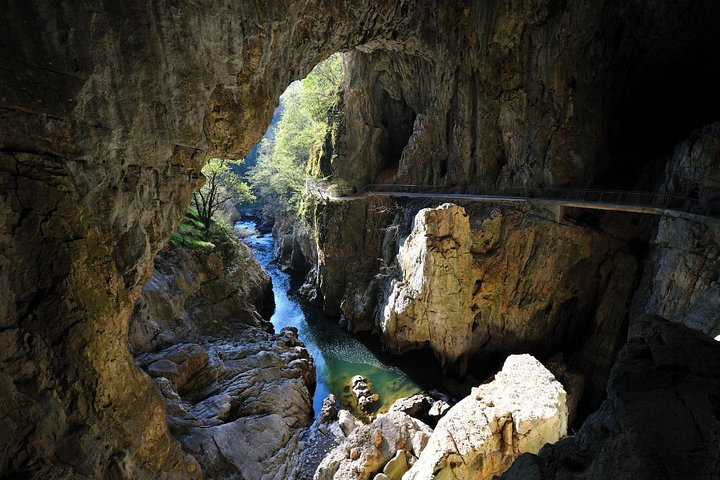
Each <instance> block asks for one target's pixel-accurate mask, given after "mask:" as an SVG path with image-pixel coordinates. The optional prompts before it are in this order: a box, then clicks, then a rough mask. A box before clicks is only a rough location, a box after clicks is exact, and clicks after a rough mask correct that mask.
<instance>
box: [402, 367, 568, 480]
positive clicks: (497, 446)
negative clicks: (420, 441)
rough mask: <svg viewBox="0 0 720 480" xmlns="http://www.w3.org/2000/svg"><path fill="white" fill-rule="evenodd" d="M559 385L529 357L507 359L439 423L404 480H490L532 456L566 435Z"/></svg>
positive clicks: (562, 390) (563, 408) (562, 392)
mask: <svg viewBox="0 0 720 480" xmlns="http://www.w3.org/2000/svg"><path fill="white" fill-rule="evenodd" d="M567 415H568V414H567V405H566V395H565V390H564V389H563V386H562V385H561V384H560V382H558V381H557V380H556V379H555V377H554V376H553V375H552V373H550V372H549V371H548V370H547V369H546V368H545V367H544V366H543V365H542V364H541V363H540V362H539V361H538V360H536V359H535V358H534V357H532V356H530V355H511V356H510V357H508V359H507V360H506V361H505V364H504V365H503V368H502V370H501V371H500V372H499V373H498V374H497V375H496V376H495V380H493V381H492V382H490V383H488V384H485V385H481V386H479V387H477V388H474V389H473V390H472V393H471V394H470V395H469V396H467V397H466V398H464V399H463V400H462V401H460V402H459V403H458V404H457V405H455V406H453V407H452V408H451V409H450V411H449V412H448V413H447V414H446V415H445V416H444V417H443V418H442V419H441V420H440V421H439V422H438V425H437V428H436V429H435V431H434V432H433V434H432V436H431V437H430V440H429V442H428V445H427V446H426V447H425V448H424V449H423V451H422V454H421V455H420V457H419V458H418V461H417V462H416V463H415V464H414V465H413V466H412V468H411V469H410V470H409V471H408V472H407V473H406V474H405V475H404V476H403V480H425V479H432V478H437V479H441V478H463V479H466V478H468V479H475V480H484V479H488V480H490V479H491V478H492V477H493V476H494V475H498V474H500V473H502V472H504V471H505V470H507V469H508V468H509V467H510V465H511V464H512V462H513V461H514V460H515V459H516V458H517V457H518V456H519V455H520V454H521V453H524V452H531V453H537V452H538V451H539V450H540V448H541V447H542V446H543V445H545V444H546V443H554V442H556V441H558V440H559V439H560V438H561V437H563V436H564V435H565V434H566V433H567Z"/></svg>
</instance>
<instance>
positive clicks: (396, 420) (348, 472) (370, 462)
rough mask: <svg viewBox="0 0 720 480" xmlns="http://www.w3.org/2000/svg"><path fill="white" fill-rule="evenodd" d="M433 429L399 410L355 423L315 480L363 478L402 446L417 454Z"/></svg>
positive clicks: (382, 464) (366, 477) (317, 471)
mask: <svg viewBox="0 0 720 480" xmlns="http://www.w3.org/2000/svg"><path fill="white" fill-rule="evenodd" d="M431 433H432V430H431V429H430V427H428V426H427V425H425V424H424V423H422V422H420V421H419V420H416V419H414V418H412V417H410V416H408V415H406V414H404V413H402V412H388V413H386V414H381V415H378V417H377V418H376V419H375V420H374V421H373V422H372V423H370V424H368V425H361V426H359V427H357V428H356V429H355V430H353V432H352V433H351V434H350V436H349V437H348V438H347V440H345V441H344V442H343V443H342V444H340V445H339V446H338V447H336V448H335V449H333V450H332V451H331V452H330V453H329V454H328V455H327V456H326V457H325V458H324V459H323V461H322V462H321V463H320V465H319V466H318V468H317V470H316V471H315V476H314V477H313V478H314V480H331V479H334V480H366V479H368V478H372V477H373V475H374V474H377V473H381V472H382V470H383V467H384V466H385V465H386V464H387V463H388V462H389V461H390V460H391V459H392V458H393V457H395V455H396V454H397V452H398V450H404V451H406V452H410V453H411V454H413V455H415V456H417V455H419V454H420V452H421V451H422V449H423V448H424V447H425V445H426V443H427V441H428V438H429V437H430V434H431Z"/></svg>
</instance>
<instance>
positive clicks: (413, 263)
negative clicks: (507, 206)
mask: <svg viewBox="0 0 720 480" xmlns="http://www.w3.org/2000/svg"><path fill="white" fill-rule="evenodd" d="M471 244H472V241H471V238H470V221H469V218H468V215H467V214H466V213H465V210H464V209H463V208H462V207H459V206H457V205H453V204H444V205H441V206H439V207H438V208H434V209H429V208H426V209H423V210H420V211H419V212H418V213H417V215H416V216H415V221H414V225H413V231H412V233H411V234H410V236H409V237H408V238H407V239H405V243H403V244H402V246H401V247H400V251H399V252H398V255H397V263H398V264H399V266H400V269H401V275H402V279H401V280H399V281H395V280H394V281H393V282H392V284H391V287H390V288H391V292H390V295H389V297H388V300H387V305H386V306H385V308H384V310H383V315H382V317H381V319H380V325H379V326H380V330H381V332H382V339H383V344H384V345H385V346H387V347H389V348H390V350H392V351H395V352H399V353H402V352H404V351H407V350H409V349H413V348H418V346H425V345H427V346H429V347H430V348H431V349H432V350H433V352H435V355H436V357H438V359H439V360H440V362H441V363H442V365H443V366H448V365H453V364H456V363H457V362H458V360H459V359H460V357H462V356H463V355H465V354H467V352H468V351H469V349H470V343H471V341H472V336H471V333H472V325H473V321H474V318H473V315H472V312H471V310H470V303H471V300H472V295H473V292H472V287H473V278H472V276H471V275H470V272H471V267H472V260H473V258H472V255H471V253H470V247H471ZM464 370H465V366H464V365H462V366H460V374H463V373H464Z"/></svg>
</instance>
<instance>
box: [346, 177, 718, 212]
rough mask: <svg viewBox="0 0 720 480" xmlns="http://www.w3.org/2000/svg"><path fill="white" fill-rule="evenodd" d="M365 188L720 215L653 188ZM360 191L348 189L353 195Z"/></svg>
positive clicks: (706, 203)
mask: <svg viewBox="0 0 720 480" xmlns="http://www.w3.org/2000/svg"><path fill="white" fill-rule="evenodd" d="M362 192H363V193H364V194H372V193H388V194H392V193H398V194H403V193H412V194H423V193H425V194H428V195H443V194H445V195H453V196H467V197H468V199H472V197H476V198H478V199H480V198H482V197H508V198H518V199H537V200H553V201H560V202H569V203H572V202H578V203H587V204H598V205H603V206H605V207H612V206H617V207H618V210H622V208H621V207H640V208H651V209H655V210H673V211H680V212H686V213H691V214H695V215H702V216H706V217H715V218H720V202H717V201H714V200H705V199H698V198H691V197H684V196H681V195H673V194H667V193H653V192H633V191H627V190H595V189H573V188H537V187H503V188H498V189H494V190H491V191H490V190H488V189H483V188H480V187H474V186H466V187H435V186H429V185H403V184H370V185H366V186H365V187H364V188H363V189H362ZM354 194H356V193H350V192H345V195H347V196H350V195H354Z"/></svg>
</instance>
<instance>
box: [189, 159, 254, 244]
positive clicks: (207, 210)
mask: <svg viewBox="0 0 720 480" xmlns="http://www.w3.org/2000/svg"><path fill="white" fill-rule="evenodd" d="M242 162H243V159H239V160H229V159H225V158H211V159H210V160H209V161H208V162H207V164H206V165H205V166H204V167H203V169H202V173H203V175H205V178H206V181H205V185H203V187H202V188H201V189H200V190H198V191H197V192H195V193H194V194H193V204H194V205H195V209H196V211H197V215H198V217H199V220H200V221H201V222H202V224H203V226H204V228H205V231H208V230H210V226H211V224H212V219H213V217H214V215H215V214H216V213H217V212H218V209H219V208H220V207H221V206H222V205H223V204H224V203H225V202H229V201H231V200H232V201H234V202H235V203H251V202H254V201H255V195H254V194H253V192H252V190H251V188H250V186H249V185H248V184H247V183H245V182H244V181H243V180H242V178H240V176H238V175H237V174H236V173H235V172H234V170H233V169H235V168H237V167H238V166H239V165H240V164H242Z"/></svg>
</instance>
